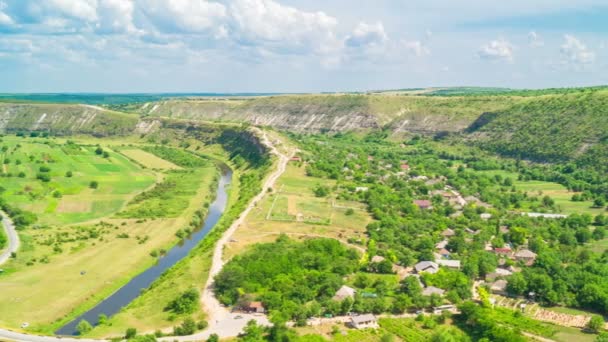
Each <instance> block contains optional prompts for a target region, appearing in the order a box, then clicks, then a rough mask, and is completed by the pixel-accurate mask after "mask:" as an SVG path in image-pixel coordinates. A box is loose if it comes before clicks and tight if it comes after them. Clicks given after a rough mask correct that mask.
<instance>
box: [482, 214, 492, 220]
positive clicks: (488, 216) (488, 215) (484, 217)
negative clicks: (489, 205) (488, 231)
mask: <svg viewBox="0 0 608 342" xmlns="http://www.w3.org/2000/svg"><path fill="white" fill-rule="evenodd" d="M479 217H480V218H481V219H482V220H489V219H491V218H492V214H489V213H483V214H479Z"/></svg>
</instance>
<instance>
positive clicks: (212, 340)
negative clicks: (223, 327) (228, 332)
mask: <svg viewBox="0 0 608 342" xmlns="http://www.w3.org/2000/svg"><path fill="white" fill-rule="evenodd" d="M219 341H220V337H219V336H218V334H211V335H209V338H208V339H207V342H219Z"/></svg>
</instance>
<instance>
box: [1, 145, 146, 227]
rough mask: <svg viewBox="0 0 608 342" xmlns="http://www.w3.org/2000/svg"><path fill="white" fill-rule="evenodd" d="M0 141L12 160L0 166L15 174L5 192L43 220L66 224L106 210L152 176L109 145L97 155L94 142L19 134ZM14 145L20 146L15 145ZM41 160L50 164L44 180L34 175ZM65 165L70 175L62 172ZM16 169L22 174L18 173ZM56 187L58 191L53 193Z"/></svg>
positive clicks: (114, 207) (110, 210)
mask: <svg viewBox="0 0 608 342" xmlns="http://www.w3.org/2000/svg"><path fill="white" fill-rule="evenodd" d="M2 145H3V146H6V147H8V148H9V150H8V151H7V152H5V153H2V156H3V157H4V158H8V159H9V161H10V163H8V164H5V165H4V169H5V170H4V171H5V172H10V173H12V174H13V177H12V178H10V182H6V184H5V185H4V187H5V188H6V189H7V191H6V192H5V193H4V197H5V198H6V199H8V200H9V201H10V202H11V203H13V204H15V205H17V206H19V207H20V208H22V209H26V210H29V211H32V212H34V213H36V214H37V215H38V216H39V220H40V223H41V224H70V223H76V222H83V221H88V220H92V219H95V218H99V217H103V216H107V215H109V214H111V213H113V212H116V211H118V210H119V209H120V208H121V207H122V206H123V205H124V203H125V202H126V201H127V200H129V199H130V198H131V197H133V196H134V195H135V194H137V193H138V192H140V191H142V190H143V189H145V188H147V187H149V186H150V185H152V184H153V183H154V180H155V178H156V175H155V174H154V173H153V172H151V171H148V170H142V169H141V168H139V167H137V165H135V164H133V163H131V162H130V161H129V160H128V159H127V158H125V157H124V156H122V155H121V154H119V153H116V152H113V151H110V150H108V152H109V153H110V157H109V158H103V157H102V156H98V155H96V154H95V152H94V151H95V148H96V147H95V146H78V147H74V148H69V147H67V146H66V145H64V144H61V145H59V144H55V143H54V142H53V141H52V140H48V139H30V138H17V137H5V138H4V139H3V144H2ZM17 145H19V146H20V147H19V148H18V149H16V150H14V149H15V147H16V146H17ZM30 156H32V157H33V158H34V159H33V160H32V161H30ZM4 158H3V159H4ZM17 161H20V163H21V164H18V162H17ZM41 166H47V167H49V168H50V169H51V171H50V172H49V174H50V175H51V181H50V182H48V183H44V182H40V181H38V180H36V174H37V173H38V172H39V168H40V167H41ZM68 171H70V172H72V173H73V176H72V177H66V172H68ZM20 172H23V173H24V174H25V177H24V178H21V177H16V176H17V175H18V174H19V173H20ZM93 180H95V181H98V182H99V184H100V186H99V188H98V189H90V188H89V182H91V181H93ZM54 191H59V192H60V193H61V194H62V197H61V198H54V197H53V196H52V193H53V192H54Z"/></svg>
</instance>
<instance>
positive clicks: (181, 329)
mask: <svg viewBox="0 0 608 342" xmlns="http://www.w3.org/2000/svg"><path fill="white" fill-rule="evenodd" d="M195 331H196V323H194V320H193V319H192V318H186V320H185V321H183V322H182V324H181V325H179V326H176V327H173V334H174V335H175V336H186V335H192V334H194V332H195Z"/></svg>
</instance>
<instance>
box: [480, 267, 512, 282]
mask: <svg viewBox="0 0 608 342" xmlns="http://www.w3.org/2000/svg"><path fill="white" fill-rule="evenodd" d="M511 274H513V272H511V271H509V270H507V269H504V268H497V269H496V271H494V272H492V273H488V274H486V277H485V279H486V281H495V280H496V279H499V278H504V277H508V276H510V275H511Z"/></svg>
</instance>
